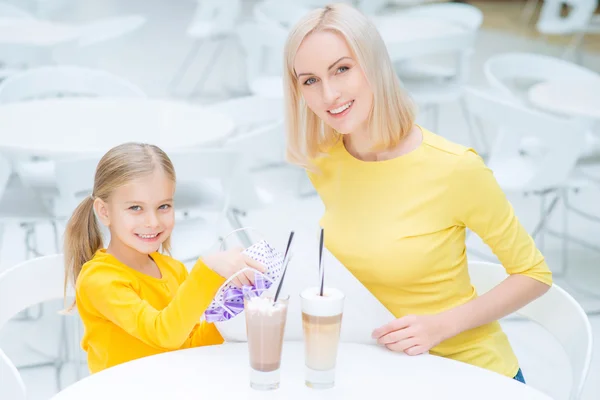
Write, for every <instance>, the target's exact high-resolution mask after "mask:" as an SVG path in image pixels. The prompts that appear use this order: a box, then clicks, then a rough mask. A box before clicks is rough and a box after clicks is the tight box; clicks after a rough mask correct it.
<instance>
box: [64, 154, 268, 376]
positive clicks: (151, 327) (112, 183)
mask: <svg viewBox="0 0 600 400" xmlns="http://www.w3.org/2000/svg"><path fill="white" fill-rule="evenodd" d="M174 193H175V171H174V169H173V165H172V163H171V161H170V160H169V158H168V157H167V155H166V154H165V153H164V152H163V151H162V150H160V149H159V148H158V147H156V146H152V145H147V144H138V143H127V144H123V145H120V146H117V147H115V148H113V149H111V150H110V151H109V152H108V153H106V155H104V157H103V158H102V159H101V160H100V162H99V164H98V166H97V169H96V176H95V179H94V188H93V193H92V194H91V196H89V197H87V198H86V199H84V200H83V201H82V202H81V204H80V205H79V206H78V207H77V209H76V210H75V211H74V213H73V215H72V217H71V219H70V220H69V223H68V225H67V229H66V232H65V249H64V252H65V272H66V273H65V285H67V284H68V282H69V281H71V282H72V283H73V284H74V285H75V288H76V298H75V299H76V300H75V303H74V304H73V306H72V307H74V306H75V305H76V307H77V310H78V312H79V315H80V316H81V319H82V321H83V324H84V327H85V333H84V337H83V341H82V347H83V349H84V350H85V351H86V352H87V355H88V366H89V369H90V372H91V373H95V372H98V371H101V370H103V369H105V368H109V367H112V366H114V365H117V364H120V363H123V362H126V361H130V360H133V359H137V358H140V357H145V356H149V355H152V354H157V353H162V352H165V351H169V350H176V349H182V348H188V347H194V346H203V345H212V344H220V343H222V342H223V338H222V337H221V335H220V334H219V332H218V331H217V329H216V328H215V327H214V326H213V325H212V324H208V323H206V322H199V321H200V318H201V316H202V314H203V313H204V311H205V310H206V308H207V307H208V306H209V304H210V302H211V301H212V299H213V298H214V296H215V294H216V292H217V290H218V288H219V287H220V286H221V284H222V283H223V282H224V281H225V279H227V278H229V277H230V276H232V275H233V274H235V273H236V272H238V271H239V270H241V269H243V268H246V267H248V266H249V267H252V268H255V269H257V270H260V271H262V272H264V267H263V266H262V265H260V264H259V263H257V262H255V261H253V260H252V259H251V258H249V257H246V256H244V255H243V254H241V253H240V251H239V250H232V251H227V252H220V253H216V254H212V255H209V256H206V257H204V258H202V259H199V260H198V262H197V263H196V265H195V266H194V268H193V269H192V270H191V272H190V273H189V274H188V272H187V270H186V268H185V266H184V265H183V264H182V263H181V262H179V261H177V260H174V259H173V258H171V257H169V256H167V255H165V254H164V253H168V252H169V237H170V235H171V231H172V230H173V226H174V223H175V218H174V213H173V196H174ZM97 219H98V220H99V221H100V222H101V223H102V224H104V225H105V226H107V227H108V229H109V231H110V243H109V245H108V247H107V248H106V249H104V248H102V246H103V243H102V237H101V233H100V229H99V226H98V223H97ZM249 275H251V274H249ZM239 278H240V279H239V280H238V278H236V280H237V281H236V282H237V283H238V284H240V283H244V284H246V283H249V280H251V277H250V276H248V277H242V276H240V277H239ZM242 279H243V282H242V281H241V280H242Z"/></svg>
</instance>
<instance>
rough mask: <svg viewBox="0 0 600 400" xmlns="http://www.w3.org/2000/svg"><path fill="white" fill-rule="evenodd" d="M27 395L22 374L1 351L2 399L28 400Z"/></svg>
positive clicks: (0, 378) (0, 386) (0, 384)
mask: <svg viewBox="0 0 600 400" xmlns="http://www.w3.org/2000/svg"><path fill="white" fill-rule="evenodd" d="M26 393H27V392H26V390H25V383H23V379H22V378H21V374H19V371H18V370H17V368H16V367H15V366H14V364H13V363H12V362H11V361H10V359H9V358H8V357H7V356H6V354H4V352H3V351H2V349H0V399H6V400H26V399H27V395H26Z"/></svg>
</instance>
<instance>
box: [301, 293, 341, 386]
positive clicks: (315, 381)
mask: <svg viewBox="0 0 600 400" xmlns="http://www.w3.org/2000/svg"><path fill="white" fill-rule="evenodd" d="M344 298H345V296H344V294H343V293H342V292H341V291H340V290H338V289H334V288H324V289H323V296H321V295H320V292H319V288H316V287H313V288H308V289H305V290H304V291H303V292H302V293H301V294H300V299H301V307H302V330H303V333H304V358H305V365H306V369H305V383H306V386H308V387H311V388H315V389H327V388H331V387H333V386H334V383H335V364H336V360H337V350H338V344H339V341H340V331H341V328H342V314H343V310H344Z"/></svg>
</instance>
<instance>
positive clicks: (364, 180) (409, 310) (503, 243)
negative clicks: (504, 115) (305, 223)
mask: <svg viewBox="0 0 600 400" xmlns="http://www.w3.org/2000/svg"><path fill="white" fill-rule="evenodd" d="M422 131H423V142H422V143H421V145H420V146H419V147H418V148H417V149H415V150H414V151H412V152H410V153H408V154H406V155H403V156H400V157H396V158H394V159H391V160H385V161H376V162H365V161H361V160H358V159H356V158H355V157H353V156H352V155H350V154H349V153H348V152H347V150H346V148H345V146H344V144H343V142H342V141H341V140H340V141H339V142H338V143H337V144H336V145H335V146H334V147H333V148H332V149H330V151H328V153H327V154H326V155H325V156H323V157H319V158H318V159H317V160H315V164H316V165H317V167H318V168H319V171H317V172H309V177H310V179H311V181H312V182H313V185H314V186H315V188H316V190H317V191H318V193H319V195H320V197H321V199H322V200H323V203H324V205H325V214H324V215H323V217H322V219H321V226H322V227H323V228H324V229H325V232H326V234H325V237H326V240H325V245H326V247H327V248H328V249H329V251H331V252H332V254H333V255H335V256H336V258H337V259H338V260H340V262H342V263H343V264H344V265H345V267H346V268H347V269H348V270H349V271H350V272H352V273H353V274H354V275H355V276H356V277H357V279H359V280H360V281H361V282H362V283H363V284H364V285H365V286H366V288H367V289H369V290H370V291H371V293H373V295H374V296H376V297H377V298H378V299H379V300H380V301H381V303H382V304H383V305H384V306H386V307H387V308H388V309H389V310H390V311H391V312H392V313H393V314H394V315H395V316H396V317H397V318H399V317H401V316H404V315H407V314H421V315H424V314H436V313H440V312H442V311H445V310H447V309H450V308H454V307H456V306H459V305H461V304H464V303H466V302H468V301H470V300H473V299H474V298H475V297H476V296H477V293H476V291H475V289H474V287H473V286H472V285H471V281H470V278H469V274H468V268H467V254H466V246H465V231H466V229H467V228H469V229H470V230H472V231H473V232H475V233H476V234H478V235H479V236H480V237H481V238H482V239H483V241H484V242H485V243H487V244H488V245H489V246H490V247H491V249H492V250H493V251H494V253H495V254H496V255H497V257H498V259H499V260H500V261H501V262H502V264H503V265H504V267H505V268H506V271H507V272H508V273H509V274H523V275H527V276H530V277H532V278H534V279H536V280H538V281H541V282H544V283H546V284H548V285H550V284H551V283H552V274H551V272H550V270H549V269H548V266H547V265H546V262H545V261H544V257H543V256H542V254H540V252H539V251H538V249H537V248H536V246H535V243H534V241H533V239H532V238H531V237H530V235H529V234H528V233H527V232H526V231H525V229H524V228H523V226H522V225H521V224H520V223H519V220H518V219H517V217H516V216H515V214H514V211H513V208H512V206H511V204H510V203H509V202H508V200H507V199H506V197H505V195H504V193H503V191H502V189H501V188H500V187H499V186H498V184H497V182H496V180H495V178H494V176H493V173H492V171H491V170H490V169H489V168H487V167H486V165H485V164H484V162H483V160H482V159H481V158H480V157H479V156H478V155H477V154H476V153H475V152H474V151H473V150H471V149H468V148H465V147H463V146H460V145H458V144H454V143H452V142H449V141H448V140H446V139H444V138H442V137H440V136H437V135H435V134H433V133H431V132H429V131H427V130H425V129H422ZM430 353H431V354H436V355H441V356H445V357H449V358H452V359H455V360H459V361H463V362H466V363H470V364H474V365H477V366H480V367H483V368H487V369H490V370H493V371H496V372H499V373H501V374H504V375H506V376H509V377H513V376H514V375H515V374H516V373H517V371H518V369H519V364H518V361H517V358H516V357H515V355H514V353H513V350H512V349H511V346H510V344H509V342H508V339H507V337H506V335H505V334H504V332H503V331H502V329H501V327H500V325H499V323H498V322H493V323H490V324H486V325H483V326H480V327H478V328H475V329H471V330H468V331H465V332H463V333H460V334H459V335H457V336H455V337H453V338H450V339H448V340H446V341H444V342H442V343H440V344H439V345H438V346H436V347H434V348H433V349H432V350H431V351H430Z"/></svg>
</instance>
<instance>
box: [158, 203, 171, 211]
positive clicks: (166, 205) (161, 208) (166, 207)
mask: <svg viewBox="0 0 600 400" xmlns="http://www.w3.org/2000/svg"><path fill="white" fill-rule="evenodd" d="M158 208H159V209H160V210H168V209H169V208H171V205H170V204H163V205H162V206H160V207H158Z"/></svg>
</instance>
